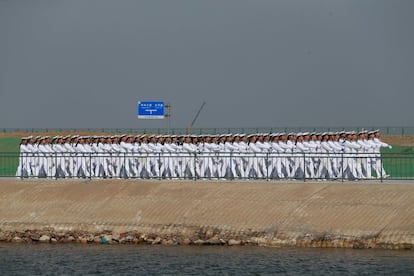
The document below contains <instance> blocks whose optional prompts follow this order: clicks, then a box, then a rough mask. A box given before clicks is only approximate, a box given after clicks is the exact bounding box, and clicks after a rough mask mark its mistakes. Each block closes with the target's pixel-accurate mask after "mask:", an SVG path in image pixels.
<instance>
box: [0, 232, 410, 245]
mask: <svg viewBox="0 0 414 276" xmlns="http://www.w3.org/2000/svg"><path fill="white" fill-rule="evenodd" d="M216 233H217V229H200V231H199V232H198V235H193V236H192V237H185V236H182V235H168V234H167V235H160V234H155V233H141V232H139V231H129V232H124V233H114V232H112V231H109V230H108V231H102V232H94V233H92V232H85V231H65V232H63V231H55V230H54V229H50V228H45V229H41V230H25V231H1V230H0V242H6V243H51V244H67V243H79V244H104V245H105V244H130V245H164V246H178V245H185V246H191V245H192V246H267V247H297V248H352V249H391V250H413V249H414V246H413V244H410V243H384V242H378V241H377V240H376V237H365V238H355V237H340V236H336V237H335V236H330V235H327V234H321V235H316V236H315V235H311V234H308V235H305V236H304V237H302V238H299V239H298V238H296V239H291V240H288V239H278V238H271V237H265V236H251V237H248V236H245V237H240V236H236V237H231V236H226V235H220V234H216Z"/></svg>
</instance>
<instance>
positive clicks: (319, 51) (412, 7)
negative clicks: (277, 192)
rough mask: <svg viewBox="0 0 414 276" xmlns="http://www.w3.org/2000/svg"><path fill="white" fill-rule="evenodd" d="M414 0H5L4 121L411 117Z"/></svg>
mask: <svg viewBox="0 0 414 276" xmlns="http://www.w3.org/2000/svg"><path fill="white" fill-rule="evenodd" d="M413 13H414V1H410V0H406V1H399V0H392V1H391V0H390V1H387V0H384V1H381V0H365V1H360V0H355V1H335V0H313V1H308V0H302V1H296V0H293V1H292V0H285V1H277V0H268V1H264V0H263V1H262V0H255V1H252V0H249V1H246V0H227V1H226V0H220V1H213V0H209V1H191V0H187V1H181V0H171V1H167V0H165V1H157V0H155V1H152V0H151V1H138V0H136V1H135V0H130V1H124V0H117V1H115V0H113V1H109V0H67V1H63V0H56V1H52V0H44V1H42V0H27V1H19V0H0V96H1V97H0V128H2V127H40V128H48V127H49V128H52V127H63V128H69V127H77V128H87V127H99V128H101V127H108V128H115V127H120V128H140V127H165V126H166V121H165V120H161V121H160V120H157V121H154V120H151V121H149V120H138V119H137V117H136V113H137V110H136V105H137V101H139V100H161V101H166V102H168V101H169V102H171V105H172V127H187V126H188V125H189V124H190V122H191V121H192V119H193V117H194V115H195V113H196V112H197V110H198V108H199V107H200V105H201V104H202V102H203V101H206V103H207V104H206V106H205V107H204V109H203V111H202V112H201V114H200V117H199V119H198V121H197V122H196V125H195V127H277V126H387V125H390V126H412V125H414V124H413V121H412V120H413V118H414V107H413V104H414V16H413Z"/></svg>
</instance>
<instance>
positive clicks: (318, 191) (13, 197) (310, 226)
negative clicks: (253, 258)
mask: <svg viewBox="0 0 414 276" xmlns="http://www.w3.org/2000/svg"><path fill="white" fill-rule="evenodd" d="M0 232H1V233H0V240H2V241H20V242H22V241H23V242H24V241H26V242H32V241H39V240H44V241H47V242H50V241H55V242H71V241H72V242H99V243H101V242H117V243H140V242H144V243H164V244H229V245H233V244H257V245H269V246H298V247H301V246H303V247H353V248H390V249H401V248H404V249H413V248H414V184H413V183H398V182H393V183H385V184H381V183H378V182H345V183H340V182H306V183H303V182H301V183H300V182H227V181H221V182H210V181H196V182H195V181H164V180H163V181H156V180H154V181H143V180H95V181H81V180H77V181H75V180H64V181H55V180H6V179H3V180H0Z"/></svg>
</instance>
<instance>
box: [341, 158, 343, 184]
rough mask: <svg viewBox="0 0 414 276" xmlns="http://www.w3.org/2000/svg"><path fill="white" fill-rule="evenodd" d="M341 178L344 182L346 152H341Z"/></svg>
mask: <svg viewBox="0 0 414 276" xmlns="http://www.w3.org/2000/svg"><path fill="white" fill-rule="evenodd" d="M341 171H342V174H341V178H342V182H344V153H343V152H342V153H341Z"/></svg>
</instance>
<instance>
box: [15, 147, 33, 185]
mask: <svg viewBox="0 0 414 276" xmlns="http://www.w3.org/2000/svg"><path fill="white" fill-rule="evenodd" d="M30 154H31V150H30V148H29V147H28V144H27V145H24V144H21V145H20V156H19V166H18V167H17V171H16V176H17V177H27V176H29V175H30V174H31V173H30V171H31V168H30V157H29V155H30Z"/></svg>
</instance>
